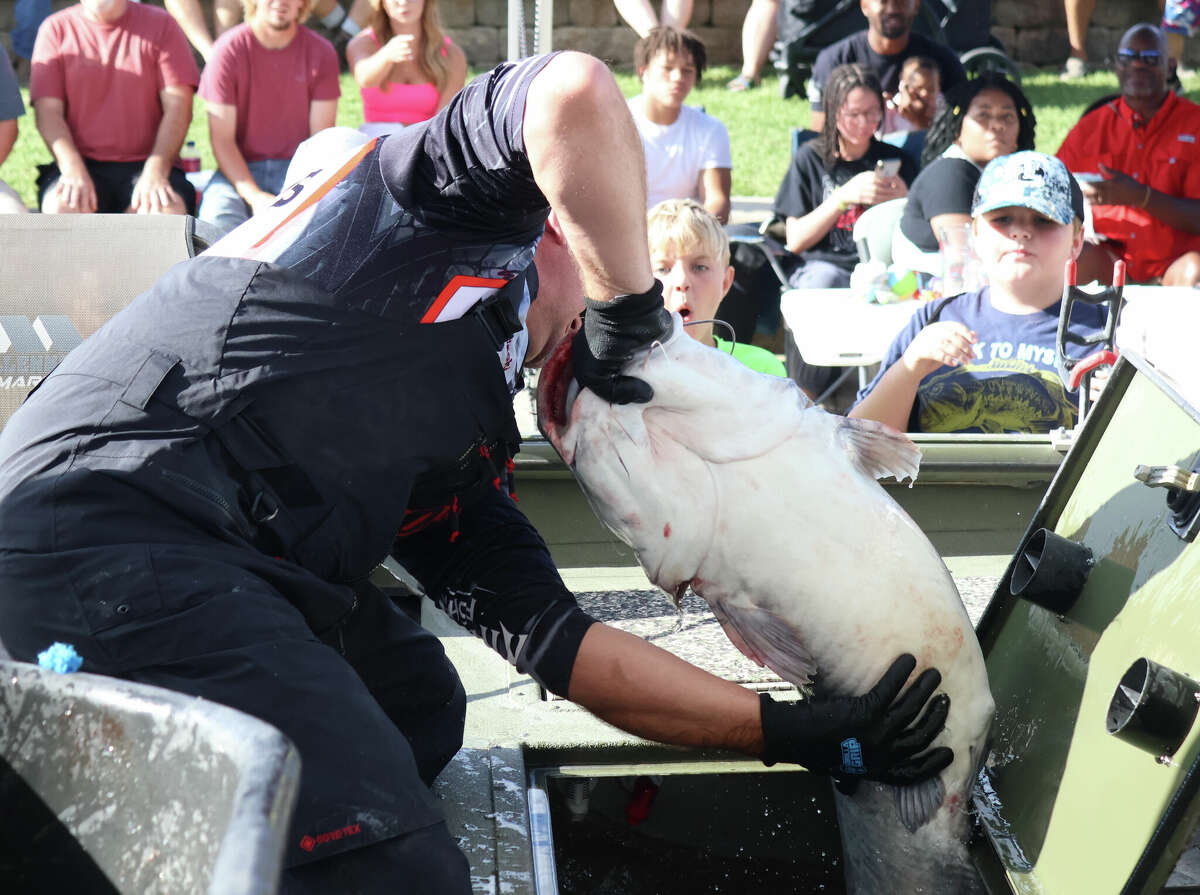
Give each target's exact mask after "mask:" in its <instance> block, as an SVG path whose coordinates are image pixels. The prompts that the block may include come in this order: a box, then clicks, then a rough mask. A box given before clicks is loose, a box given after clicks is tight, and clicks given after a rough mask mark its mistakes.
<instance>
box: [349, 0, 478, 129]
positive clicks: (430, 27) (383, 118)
mask: <svg viewBox="0 0 1200 895" xmlns="http://www.w3.org/2000/svg"><path fill="white" fill-rule="evenodd" d="M346 60H347V62H349V64H350V70H351V71H352V72H353V73H354V79H355V80H356V81H358V86H359V89H360V90H361V91H362V103H363V125H362V127H361V128H360V129H361V130H362V131H363V132H365V133H367V134H369V135H370V136H373V137H374V136H379V135H381V134H388V133H391V132H392V131H396V130H399V129H400V128H402V127H404V126H405V125H409V124H415V123H416V122H418V121H425V120H426V119H427V118H432V117H433V116H434V115H435V114H436V113H437V111H438V110H439V109H441V108H442V107H443V106H445V105H446V103H448V102H450V99H451V97H453V96H454V94H456V93H458V91H459V90H461V89H462V86H463V84H464V83H466V80H467V57H466V55H465V54H464V53H463V51H462V49H461V48H459V47H458V45H456V44H455V43H454V42H453V41H452V40H450V38H449V37H447V36H446V35H445V34H444V33H443V32H442V23H441V21H440V19H439V17H438V12H437V0H371V19H370V22H369V24H368V26H367V27H366V28H364V29H363V30H362V31H360V32H359V33H358V34H357V35H356V36H355V37H354V39H353V40H352V41H350V43H349V44H348V45H347V47H346Z"/></svg>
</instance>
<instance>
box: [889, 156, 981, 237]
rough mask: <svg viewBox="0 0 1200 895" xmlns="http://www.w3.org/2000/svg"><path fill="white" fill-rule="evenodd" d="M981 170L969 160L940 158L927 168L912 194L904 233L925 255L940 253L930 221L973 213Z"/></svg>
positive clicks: (902, 228) (902, 223) (902, 225)
mask: <svg viewBox="0 0 1200 895" xmlns="http://www.w3.org/2000/svg"><path fill="white" fill-rule="evenodd" d="M979 174H980V171H979V169H978V168H977V167H975V165H974V164H972V163H971V162H969V161H967V160H966V159H960V158H939V159H935V160H934V161H933V162H931V163H930V164H929V165H928V166H927V167H926V168H924V169H923V170H922V171H921V173H920V174H918V175H917V179H916V180H914V181H913V185H912V189H910V190H909V191H908V203H907V204H906V205H905V206H904V214H903V215H902V216H901V218H900V232H901V233H903V234H904V235H905V236H906V237H908V239H909V241H910V242H911V243H912V244H913V245H915V246H916V247H917V248H919V249H920V250H921V251H923V252H936V251H937V250H938V241H937V235H936V234H935V233H934V232H933V228H932V227H930V226H929V222H930V221H931V220H933V219H934V218H935V217H937V216H938V215H939V214H970V213H971V200H972V199H973V198H974V196H975V184H977V183H978V182H979Z"/></svg>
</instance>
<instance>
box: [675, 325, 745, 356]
mask: <svg viewBox="0 0 1200 895" xmlns="http://www.w3.org/2000/svg"><path fill="white" fill-rule="evenodd" d="M701 323H711V324H713V325H714V326H721V327H724V328H725V329H726V330H728V331H729V343H730V344H729V353H730V354H733V345H734V344H735V343H736V342H737V331H736V330H735V329H734V328H733V324H732V323H730V322H729V321H728V320H718V319H717V318H716V317H710V318H709V319H707V320H689V321H688V322H687V323H685V324H684V326H699V325H700V324H701Z"/></svg>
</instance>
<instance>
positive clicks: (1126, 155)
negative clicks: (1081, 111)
mask: <svg viewBox="0 0 1200 895" xmlns="http://www.w3.org/2000/svg"><path fill="white" fill-rule="evenodd" d="M1167 76H1168V59H1167V43H1166V38H1165V37H1164V35H1163V33H1162V31H1161V30H1159V29H1158V28H1157V27H1155V26H1154V25H1151V24H1149V23H1142V24H1138V25H1134V26H1133V27H1132V28H1130V29H1129V30H1128V31H1126V32H1125V35H1124V36H1123V37H1122V38H1121V43H1120V45H1119V46H1118V49H1117V79H1118V80H1119V81H1120V84H1121V95H1120V97H1118V98H1117V99H1114V100H1113V101H1112V102H1109V103H1105V104H1104V105H1102V106H1100V107H1099V108H1098V109H1095V110H1093V111H1092V112H1089V113H1088V114H1087V115H1084V116H1083V118H1082V119H1080V121H1079V123H1078V124H1076V125H1075V127H1074V128H1072V129H1071V132H1070V133H1068V134H1067V138H1066V139H1065V140H1064V141H1063V144H1062V146H1061V147H1060V148H1059V150H1058V157H1059V158H1061V159H1062V160H1063V161H1064V162H1065V163H1066V165H1067V167H1068V168H1069V169H1070V170H1071V171H1072V172H1074V173H1075V174H1077V175H1078V174H1090V175H1093V176H1095V180H1093V181H1092V182H1089V183H1083V184H1082V187H1083V194H1084V196H1085V197H1086V198H1087V200H1088V201H1089V202H1090V203H1091V205H1092V220H1093V227H1094V229H1095V231H1096V235H1097V236H1099V237H1100V238H1101V240H1102V241H1101V243H1100V244H1099V246H1091V247H1090V250H1088V249H1085V252H1084V255H1081V256H1080V267H1079V278H1080V280H1081V281H1082V282H1088V281H1090V280H1093V279H1097V280H1099V281H1100V282H1102V283H1107V282H1109V281H1110V279H1111V277H1112V261H1113V260H1114V259H1116V258H1121V259H1124V261H1125V263H1126V265H1127V266H1128V276H1129V278H1130V279H1131V280H1133V281H1135V282H1150V281H1157V280H1161V281H1162V284H1163V285H1164V286H1195V285H1196V284H1197V283H1200V145H1197V140H1198V139H1200V106H1198V105H1196V104H1195V103H1192V102H1189V101H1188V100H1186V99H1183V98H1182V97H1179V96H1176V95H1175V93H1173V92H1172V91H1171V90H1169V89H1168V88H1167Z"/></svg>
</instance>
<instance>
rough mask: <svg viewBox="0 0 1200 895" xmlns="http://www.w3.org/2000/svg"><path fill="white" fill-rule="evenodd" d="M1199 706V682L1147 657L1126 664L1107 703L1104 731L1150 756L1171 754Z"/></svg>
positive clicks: (1194, 717)
mask: <svg viewBox="0 0 1200 895" xmlns="http://www.w3.org/2000/svg"><path fill="white" fill-rule="evenodd" d="M1197 707H1200V684H1198V683H1196V681H1194V680H1192V679H1191V678H1190V677H1188V676H1187V675H1185V674H1181V673H1180V672H1178V671H1173V670H1172V669H1170V668H1167V667H1165V666H1163V665H1159V664H1158V663H1156V662H1151V661H1150V660H1149V659H1145V658H1142V659H1138V660H1137V661H1136V662H1134V663H1133V664H1132V665H1130V666H1129V670H1128V671H1126V672H1125V674H1124V676H1122V678H1121V682H1120V683H1119V684H1118V685H1117V689H1116V691H1115V692H1114V693H1113V697H1112V701H1111V702H1110V703H1109V705H1108V719H1107V721H1106V723H1105V726H1106V727H1107V728H1108V732H1109V733H1111V734H1112V735H1113V736H1115V737H1117V738H1118V739H1121V740H1124V741H1125V742H1127V743H1129V744H1130V745H1133V746H1136V747H1137V748H1139V749H1143V750H1145V751H1146V752H1149V753H1150V754H1151V755H1155V756H1163V755H1173V754H1174V753H1175V751H1176V750H1177V749H1178V748H1179V747H1180V746H1181V745H1182V744H1183V741H1184V740H1185V739H1186V738H1187V735H1188V732H1189V731H1190V730H1191V729H1192V723H1193V722H1194V721H1195V720H1196V709H1197Z"/></svg>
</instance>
